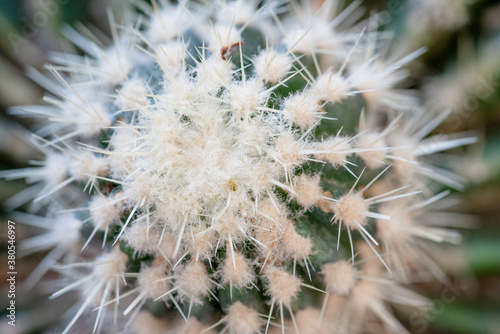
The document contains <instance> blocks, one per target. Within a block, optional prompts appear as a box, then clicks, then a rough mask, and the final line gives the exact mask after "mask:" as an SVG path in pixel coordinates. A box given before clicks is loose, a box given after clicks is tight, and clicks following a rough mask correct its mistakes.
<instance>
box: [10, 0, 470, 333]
mask: <svg viewBox="0 0 500 334" xmlns="http://www.w3.org/2000/svg"><path fill="white" fill-rule="evenodd" d="M134 4H135V6H136V7H135V8H128V10H126V11H125V13H124V15H123V17H122V18H121V19H120V22H119V23H116V21H115V18H114V16H113V14H112V13H111V12H109V13H108V16H109V19H110V26H111V30H112V37H113V40H112V43H111V44H110V45H108V46H104V45H102V44H101V43H99V42H98V41H97V40H98V39H97V38H96V37H95V36H92V35H91V33H90V32H89V31H87V30H85V31H76V30H73V29H71V28H67V29H66V30H65V34H66V36H67V37H68V39H69V40H70V41H71V42H72V43H73V44H74V45H75V46H77V47H78V48H79V49H80V50H81V51H82V52H83V53H84V54H83V55H78V54H76V55H75V54H56V55H55V56H54V57H53V63H52V64H50V65H47V70H48V71H49V72H50V73H51V76H45V75H43V74H42V73H39V72H37V71H35V70H32V71H30V73H29V74H30V76H31V78H32V79H33V80H35V81H36V82H38V83H39V84H41V85H42V86H44V87H45V89H46V90H47V92H48V93H47V95H46V97H45V102H46V105H43V106H28V107H19V108H17V112H18V113H27V114H28V115H30V116H35V117H38V118H39V119H40V128H39V129H37V131H36V132H35V135H34V138H35V140H34V142H35V144H36V145H37V147H38V148H40V150H41V151H42V152H43V154H44V156H45V158H44V160H41V161H37V162H36V163H35V166H34V167H31V168H26V169H22V170H12V171H7V172H2V176H4V177H6V178H10V179H18V178H25V179H26V180H27V181H30V182H32V183H34V185H33V186H31V187H33V188H32V191H30V192H29V193H30V194H32V193H33V192H34V189H36V190H37V193H36V195H35V196H34V197H33V196H31V195H27V193H22V194H20V195H19V196H18V197H17V200H16V201H11V203H14V204H13V206H20V205H22V204H24V203H27V202H29V201H32V202H31V204H30V207H29V209H30V212H31V213H30V214H19V217H20V219H23V218H24V220H30V221H31V222H32V223H33V224H35V223H40V224H42V223H43V226H44V227H46V228H47V229H48V230H49V232H47V234H43V235H41V236H36V237H34V238H32V239H29V240H26V241H25V247H26V248H27V249H29V250H31V251H33V252H36V251H41V250H48V249H52V248H53V249H54V251H52V252H51V253H50V254H49V255H48V257H47V259H46V261H44V263H42V266H41V267H39V268H38V269H37V270H36V271H34V272H33V274H32V276H30V277H29V278H28V282H29V285H30V286H33V285H35V284H36V282H37V281H38V280H39V279H41V277H43V275H44V274H45V273H46V272H47V271H48V270H50V269H51V267H52V264H54V263H56V262H60V265H58V266H56V268H55V269H56V270H58V271H60V272H61V273H62V274H65V275H67V276H69V277H70V278H71V279H73V282H72V283H70V284H68V285H66V286H64V287H63V288H61V289H60V290H58V291H57V292H55V293H54V294H53V295H52V297H59V296H61V295H64V294H66V293H67V292H70V291H74V290H76V291H80V292H81V295H82V298H81V302H80V303H79V306H78V308H77V311H76V313H75V314H74V316H73V317H72V318H71V319H70V320H69V321H68V322H67V323H66V324H65V327H64V330H63V333H68V332H70V331H71V330H72V329H73V328H74V327H75V326H77V325H78V323H79V320H81V319H80V318H81V317H82V315H84V314H89V315H91V316H93V317H94V320H95V322H94V324H95V325H94V327H93V331H94V332H99V331H105V332H108V331H113V330H116V331H118V330H121V329H123V328H124V327H127V328H128V324H130V323H132V324H133V326H132V327H133V328H134V329H135V330H136V331H137V332H138V333H167V332H168V333H170V332H171V333H198V332H203V333H215V332H217V331H220V332H228V333H234V334H244V333H263V332H264V333H271V332H278V333H285V332H287V333H293V332H296V333H301V334H305V333H332V332H338V333H357V332H364V331H366V330H367V329H368V328H370V327H371V326H374V324H377V325H379V326H380V328H381V329H385V330H386V331H388V332H393V333H403V332H406V329H405V328H404V327H403V325H401V324H400V322H399V321H398V319H397V317H396V316H394V315H393V314H392V312H391V311H390V307H392V306H398V305H403V306H405V307H406V306H410V307H414V308H417V309H425V308H427V307H428V306H429V303H428V301H427V300H426V299H425V298H424V297H423V296H420V295H418V294H417V293H415V292H413V291H411V290H410V289H409V287H408V283H410V282H413V281H415V277H418V276H420V275H425V274H431V275H432V276H433V277H434V279H437V280H440V281H441V282H443V283H446V282H447V278H446V275H445V274H444V273H443V272H442V271H441V270H439V268H438V266H437V265H436V263H435V260H434V259H433V257H434V255H433V253H432V252H431V250H434V249H435V248H434V247H438V246H439V245H440V244H441V243H459V242H460V234H459V233H458V232H457V231H456V227H455V226H454V221H453V219H454V216H453V215H447V214H446V212H444V211H443V209H442V207H440V206H439V205H436V204H438V203H439V201H440V200H442V199H443V198H445V197H447V196H448V195H450V194H451V192H452V191H453V190H454V189H457V190H460V189H462V186H463V185H462V182H461V179H460V178H459V177H458V176H457V175H455V174H454V173H453V172H452V171H450V170H449V167H448V166H446V163H445V161H441V160H440V159H439V156H438V155H436V153H439V152H443V151H447V150H450V149H453V148H456V147H459V146H463V145H468V144H472V143H474V142H475V141H476V138H475V137H473V136H472V137H471V136H465V135H463V134H458V135H446V134H440V133H435V130H436V128H437V127H438V126H439V125H440V124H441V122H443V120H444V119H446V117H447V116H448V115H449V112H448V111H442V112H440V113H435V112H434V111H433V112H427V111H426V110H425V109H423V108H421V107H419V105H420V101H418V99H417V98H416V97H415V96H414V95H413V94H412V92H411V90H410V89H406V88H405V86H404V84H405V81H406V79H407V78H408V75H409V74H408V71H407V70H406V69H405V68H404V67H405V66H406V65H407V64H408V63H410V62H411V61H413V60H415V59H416V58H418V57H419V56H420V55H421V54H422V53H423V52H425V49H418V50H415V51H412V52H409V53H406V54H405V53H402V52H401V50H392V49H389V51H387V48H388V47H389V45H388V44H387V39H386V36H387V34H388V33H387V32H384V31H381V30H380V29H379V27H378V25H377V24H376V20H373V19H371V18H366V16H364V14H365V13H364V12H363V8H362V7H361V6H360V2H359V1H355V2H353V3H351V4H350V5H349V6H347V7H346V8H344V9H339V8H340V6H339V3H338V2H337V1H335V0H332V1H325V2H324V3H323V4H319V2H318V3H317V2H314V1H313V2H308V1H302V2H297V3H285V2H281V1H277V2H273V1H270V2H265V3H262V4H261V3H260V2H259V1H242V0H236V1H231V2H217V4H209V3H205V4H203V5H201V4H198V3H194V2H187V1H184V2H180V3H179V4H171V3H167V2H166V1H162V2H160V4H156V3H153V6H149V5H148V4H147V3H145V2H141V1H140V0H138V1H137V2H135V3H134ZM82 189H83V191H82ZM61 211H62V212H63V213H61ZM80 233H81V234H80ZM75 234H76V235H77V236H80V235H81V236H82V237H81V238H80V237H75ZM75 243H81V244H80V245H78V246H79V247H77V248H78V249H75ZM68 254H72V255H71V256H68ZM78 257H81V260H75V258H78ZM52 269H54V268H52ZM360 319H363V320H362V321H360ZM365 319H366V320H365Z"/></svg>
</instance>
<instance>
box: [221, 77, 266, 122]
mask: <svg viewBox="0 0 500 334" xmlns="http://www.w3.org/2000/svg"><path fill="white" fill-rule="evenodd" d="M229 91H230V92H231V95H230V97H228V100H229V101H231V102H230V103H231V107H232V108H233V110H234V114H235V116H236V117H239V118H247V117H249V116H252V115H253V114H254V113H257V112H258V108H259V107H261V106H262V105H263V104H264V102H265V101H266V99H268V98H269V95H268V94H266V93H265V91H264V85H263V83H262V81H260V80H249V81H246V82H243V83H236V84H233V85H231V86H230V87H229Z"/></svg>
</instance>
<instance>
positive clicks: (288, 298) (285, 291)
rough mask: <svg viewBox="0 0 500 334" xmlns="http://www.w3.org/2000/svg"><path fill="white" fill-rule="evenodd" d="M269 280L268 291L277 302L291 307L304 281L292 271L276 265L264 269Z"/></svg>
mask: <svg viewBox="0 0 500 334" xmlns="http://www.w3.org/2000/svg"><path fill="white" fill-rule="evenodd" d="M264 277H265V279H266V281H267V293H268V294H269V295H270V296H271V298H273V299H274V300H275V301H276V303H278V304H283V305H284V306H287V307H289V306H290V305H291V302H292V300H293V299H294V298H295V297H297V295H298V294H299V291H300V284H301V283H302V281H301V280H300V279H299V278H298V277H294V276H293V275H292V274H291V273H289V272H287V271H285V270H283V269H279V268H278V267H275V266H267V267H266V269H265V270H264Z"/></svg>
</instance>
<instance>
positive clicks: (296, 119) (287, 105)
mask: <svg viewBox="0 0 500 334" xmlns="http://www.w3.org/2000/svg"><path fill="white" fill-rule="evenodd" d="M319 103H320V101H319V100H318V97H316V96H314V95H313V94H312V93H310V92H306V93H296V94H293V95H290V96H288V97H287V98H286V99H285V100H284V102H283V113H284V115H285V117H286V118H287V119H288V120H290V122H293V123H294V124H296V125H297V126H298V127H299V128H301V129H303V130H307V129H309V128H311V127H312V126H313V125H314V124H315V123H316V122H317V121H318V119H319V118H320V117H321V111H320V104H319Z"/></svg>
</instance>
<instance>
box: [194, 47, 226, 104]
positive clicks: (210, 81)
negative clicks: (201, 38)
mask: <svg viewBox="0 0 500 334" xmlns="http://www.w3.org/2000/svg"><path fill="white" fill-rule="evenodd" d="M234 68H235V65H234V64H233V63H232V62H231V61H230V60H229V59H227V60H224V59H223V58H222V57H221V55H220V54H219V53H214V54H211V55H210V56H208V57H207V58H205V59H204V60H203V61H202V62H201V63H199V64H198V66H197V67H196V74H197V76H198V82H199V85H200V90H202V91H205V92H206V93H209V94H217V91H218V90H219V89H221V87H224V86H227V85H228V83H229V82H230V81H231V79H232V76H233V72H234Z"/></svg>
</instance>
